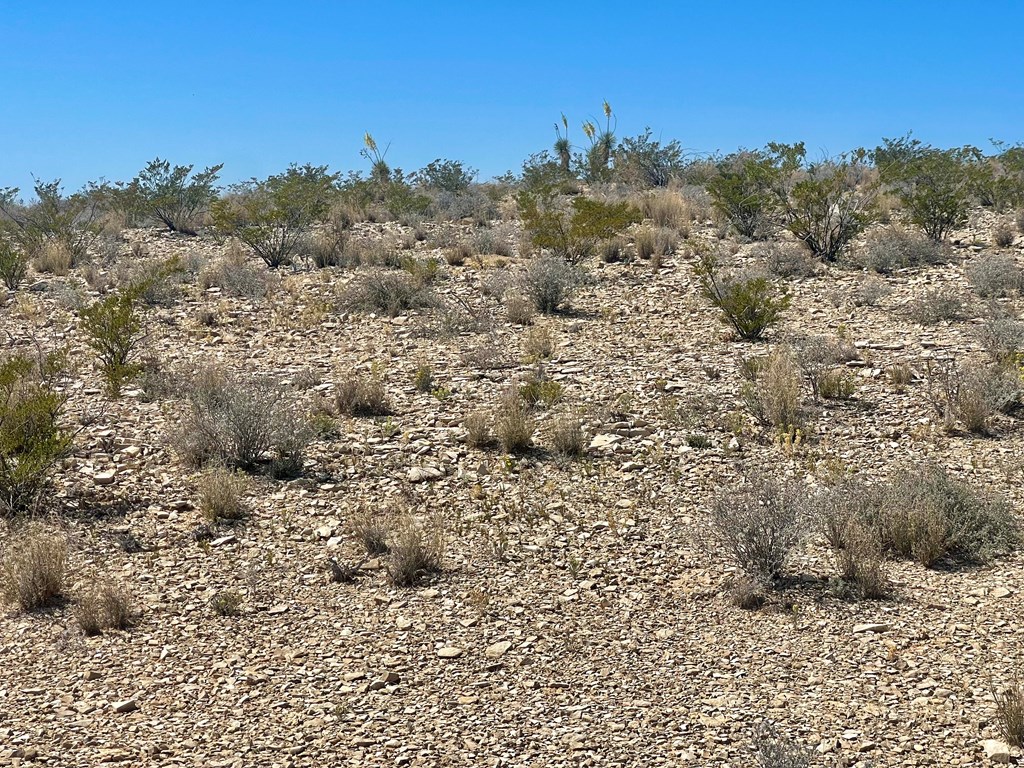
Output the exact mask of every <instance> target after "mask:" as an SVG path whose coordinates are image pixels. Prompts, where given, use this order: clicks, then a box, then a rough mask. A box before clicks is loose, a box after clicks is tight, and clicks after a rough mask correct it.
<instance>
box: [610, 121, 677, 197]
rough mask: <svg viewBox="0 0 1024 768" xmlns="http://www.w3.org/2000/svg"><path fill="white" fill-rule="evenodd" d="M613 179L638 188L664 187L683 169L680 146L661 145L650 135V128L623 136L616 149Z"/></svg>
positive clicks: (674, 142) (672, 144) (671, 144)
mask: <svg viewBox="0 0 1024 768" xmlns="http://www.w3.org/2000/svg"><path fill="white" fill-rule="evenodd" d="M612 154H613V158H614V160H615V172H614V175H615V178H616V180H618V181H622V182H624V183H626V184H629V185H630V186H633V187H637V188H640V189H650V188H652V187H667V186H668V183H669V182H670V181H671V180H672V179H673V178H675V177H678V176H679V175H680V173H682V170H683V148H682V146H681V145H680V144H679V142H678V141H675V140H673V141H669V142H668V143H666V144H662V143H661V142H659V141H655V140H654V139H652V138H651V129H650V128H645V129H644V132H643V133H641V134H640V135H639V136H636V137H627V138H624V139H623V140H622V141H621V142H620V143H619V145H618V147H616V148H615V150H614V152H613V153H612Z"/></svg>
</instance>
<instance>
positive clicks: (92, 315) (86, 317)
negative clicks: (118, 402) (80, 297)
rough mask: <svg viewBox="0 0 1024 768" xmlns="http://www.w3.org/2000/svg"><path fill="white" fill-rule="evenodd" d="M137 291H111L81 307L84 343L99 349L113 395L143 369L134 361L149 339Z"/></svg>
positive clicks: (103, 371)
mask: <svg viewBox="0 0 1024 768" xmlns="http://www.w3.org/2000/svg"><path fill="white" fill-rule="evenodd" d="M137 290H138V289H133V290H127V291H123V292H121V293H112V294H110V295H109V296H107V297H106V298H104V299H101V300H99V301H97V302H95V303H94V304H92V306H89V307H86V308H85V309H83V310H82V312H81V316H82V330H83V331H84V332H85V334H86V339H85V343H86V344H88V345H89V346H90V347H92V349H93V350H94V351H95V352H96V354H97V356H98V357H99V361H100V371H101V372H102V374H103V378H105V379H106V380H107V389H108V391H109V393H110V395H111V396H112V397H117V396H118V395H120V393H121V387H122V386H123V385H124V384H125V382H127V381H130V380H131V379H132V378H134V377H135V376H136V375H138V373H139V372H140V370H141V368H140V367H139V365H138V364H137V363H136V362H135V361H136V359H137V358H138V352H139V345H140V344H141V343H142V341H143V339H145V338H146V333H145V331H144V329H143V321H142V315H141V313H140V312H139V307H138V296H137Z"/></svg>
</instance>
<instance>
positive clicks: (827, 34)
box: [0, 0, 1024, 189]
mask: <svg viewBox="0 0 1024 768" xmlns="http://www.w3.org/2000/svg"><path fill="white" fill-rule="evenodd" d="M1022 31H1024V2H1021V0H990V1H989V2H983V3H982V2H972V3H957V2H945V1H944V0H932V2H918V1H909V2H900V0H890V1H889V2H875V1H871V2H826V1H825V0H819V1H816V2H768V1H766V0H759V1H750V2H733V3H725V2H701V3H690V2H675V3H642V2H632V3H631V2H616V3H605V2H600V0H592V2H586V3H577V2H569V1H568V0H563V1H561V2H559V1H558V0H554V1H553V2H508V3H489V2H479V3H455V2H453V3H446V4H441V3H431V2H389V1H388V0H379V1H378V2H367V3H358V4H356V3H349V2H304V1H303V0H294V1H293V2H287V3H286V2H260V1H259V0H253V1H252V2H244V3H243V2H237V3H236V2H218V0H206V2H202V3H198V2H191V1H190V0H175V1H174V2H166V3H124V2H119V3H116V4H115V3H111V2H83V0H75V2H63V1H54V2H47V1H45V0H40V2H20V1H19V2H13V1H12V0H0V72H2V73H3V86H2V90H0V147H2V150H0V186H9V185H13V186H20V187H22V188H23V189H26V188H28V187H29V186H30V185H31V179H32V175H33V174H34V175H36V176H37V177H39V178H42V179H52V178H56V177H61V178H63V179H64V181H65V185H66V186H67V187H69V188H77V187H78V186H80V185H81V184H83V183H84V182H85V181H87V180H94V179H98V178H100V177H105V178H107V179H110V180H116V179H129V178H131V177H132V176H133V175H134V174H135V173H136V172H137V171H138V170H139V169H140V168H141V167H142V166H143V165H145V163H146V162H147V161H148V160H150V159H152V158H153V157H155V156H157V155H159V156H160V157H164V158H167V159H170V160H172V161H173V162H176V163H194V164H196V165H197V166H203V165H206V164H212V163H217V162H223V163H224V164H225V168H224V171H223V178H224V180H226V181H235V180H239V179H244V178H249V177H251V176H265V175H267V174H270V173H275V172H277V171H280V170H282V169H283V168H285V167H286V166H287V165H288V163H290V162H300V163H302V162H313V163H317V164H329V165H330V166H331V167H332V168H334V169H338V170H348V169H354V168H362V169H365V168H366V163H365V162H364V161H363V160H362V159H361V158H360V157H359V149H360V147H361V146H362V136H363V132H364V131H366V130H369V131H371V132H372V133H373V135H374V136H375V137H376V138H377V140H378V142H379V143H380V144H382V145H383V144H386V143H388V142H390V143H391V150H390V152H389V154H388V156H387V159H388V161H389V162H390V163H391V164H392V165H393V166H395V165H397V166H400V167H402V168H403V169H405V170H406V171H410V170H414V169H416V168H419V167H422V166H423V165H425V164H426V163H428V162H429V161H430V160H432V159H434V158H437V157H445V158H451V159H458V160H462V161H464V162H466V163H468V164H470V165H472V166H474V167H476V168H478V169H479V170H480V171H481V177H482V178H486V177H489V176H492V175H494V174H498V173H501V172H503V171H505V170H508V169H516V170H518V169H519V167H520V165H521V163H522V160H523V159H524V158H525V157H526V156H527V155H528V154H530V153H531V152H534V151H537V150H540V149H544V148H546V147H548V146H550V144H551V142H552V140H553V139H554V132H553V130H552V125H553V124H554V122H555V121H556V120H557V119H558V118H559V115H560V114H561V112H563V111H564V112H565V113H566V114H567V115H568V116H569V118H570V121H571V124H570V129H571V134H570V138H572V139H574V140H576V141H580V142H582V141H583V136H582V134H581V131H580V130H579V123H580V121H582V120H583V119H586V118H588V117H592V116H598V115H599V112H600V105H601V102H602V100H603V99H608V101H610V102H611V104H612V107H613V108H614V110H615V113H616V115H617V116H618V135H619V136H624V135H635V134H637V133H639V132H640V131H641V130H642V129H643V128H644V126H645V125H650V126H651V127H652V128H653V129H654V131H655V134H656V135H660V136H661V137H663V138H664V139H669V138H677V139H679V140H680V141H681V142H682V144H683V145H684V146H685V147H687V148H689V149H692V150H696V151H702V152H709V151H714V150H722V151H732V150H734V149H736V148H737V147H739V146H746V147H755V146H761V145H763V144H764V143H765V142H767V141H771V140H779V141H796V140H803V141H806V142H807V145H808V148H809V149H810V150H811V151H812V152H814V153H821V152H828V153H837V152H840V151H842V150H845V149H849V148H851V147H854V146H858V145H862V144H863V145H868V146H874V145H875V144H876V143H877V142H878V140H879V139H880V138H881V137H883V136H897V135H901V134H903V133H905V132H906V131H907V130H910V129H913V130H914V133H915V135H916V136H918V137H919V138H921V139H922V140H924V141H927V142H931V143H934V144H936V145H942V146H951V145H961V144H965V143H973V144H977V145H979V146H984V147H985V148H986V149H987V148H988V144H987V141H988V139H989V138H991V137H995V138H1001V139H1004V140H1007V141H1009V142H1011V143H1012V142H1017V141H1021V140H1024V46H1022V45H1021V43H1020V35H1021V34H1022Z"/></svg>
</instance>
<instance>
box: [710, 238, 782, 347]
mask: <svg viewBox="0 0 1024 768" xmlns="http://www.w3.org/2000/svg"><path fill="white" fill-rule="evenodd" d="M693 271H694V275H695V276H696V277H697V284H698V287H699V288H700V292H701V294H702V295H703V296H704V298H705V299H707V300H708V301H709V302H710V303H711V304H712V305H713V306H715V307H717V308H718V309H719V310H721V312H722V319H723V320H724V321H725V322H726V323H728V324H729V325H731V326H732V327H733V328H734V329H735V331H736V333H737V334H738V335H739V337H740V338H741V339H748V340H754V339H760V338H761V336H763V335H764V332H765V331H766V330H767V329H768V328H770V327H771V326H772V325H774V324H775V323H777V322H778V321H779V319H780V317H781V316H782V313H783V311H785V310H786V309H787V308H788V307H789V301H790V300H789V295H788V294H787V293H786V292H785V290H780V289H779V288H777V287H776V286H775V285H774V284H773V283H772V282H771V281H770V280H768V278H766V277H762V276H760V275H742V274H730V273H726V272H724V271H723V270H722V268H721V265H720V263H719V261H718V258H717V257H716V256H715V255H714V254H713V253H711V252H710V251H706V252H704V253H702V254H700V256H699V258H698V261H697V264H696V266H695V267H694V269H693Z"/></svg>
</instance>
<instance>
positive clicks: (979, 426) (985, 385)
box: [928, 362, 1024, 434]
mask: <svg viewBox="0 0 1024 768" xmlns="http://www.w3.org/2000/svg"><path fill="white" fill-rule="evenodd" d="M1022 388H1024V384H1022V383H1021V379H1020V374H1019V373H1018V372H1017V371H1016V370H1014V369H1010V368H1007V367H1006V366H1002V365H995V366H992V367H970V368H964V367H962V366H960V365H958V364H956V363H955V362H949V363H946V364H938V363H937V364H933V365H932V366H931V367H930V369H929V372H928V394H929V399H930V400H931V403H932V406H933V407H934V409H935V411H936V413H938V415H939V416H941V417H942V420H943V423H944V424H945V425H946V427H947V428H952V427H953V425H954V424H955V423H957V422H959V423H960V424H963V426H964V428H965V429H966V430H968V431H969V432H974V433H977V434H985V433H987V432H988V431H989V427H990V422H991V419H992V417H993V416H994V415H995V414H996V413H998V412H1000V411H1006V410H1008V409H1009V408H1010V406H1011V405H1013V404H1014V403H1016V402H1017V400H1018V399H1019V397H1020V394H1021V390H1022Z"/></svg>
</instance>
